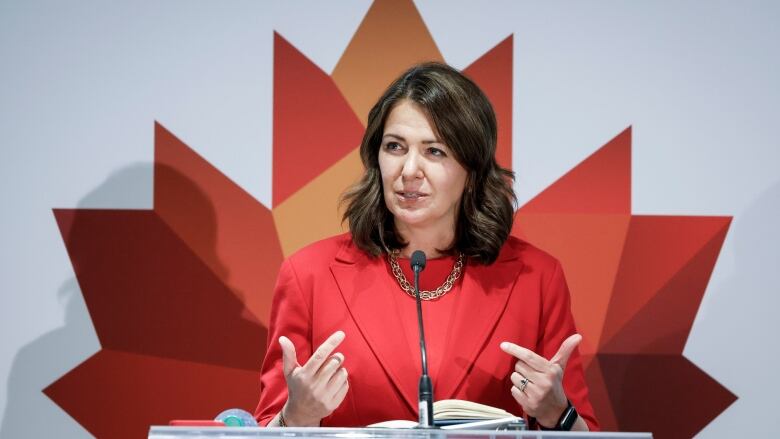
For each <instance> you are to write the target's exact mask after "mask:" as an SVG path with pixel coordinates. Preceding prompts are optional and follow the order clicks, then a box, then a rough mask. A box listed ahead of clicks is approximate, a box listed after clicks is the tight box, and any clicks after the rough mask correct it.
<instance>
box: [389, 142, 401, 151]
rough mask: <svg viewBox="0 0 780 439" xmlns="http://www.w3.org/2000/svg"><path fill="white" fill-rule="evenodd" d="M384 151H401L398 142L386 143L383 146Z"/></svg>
mask: <svg viewBox="0 0 780 439" xmlns="http://www.w3.org/2000/svg"><path fill="white" fill-rule="evenodd" d="M385 149H387V150H388V151H397V150H399V149H401V145H400V144H399V143H398V142H387V143H386V144H385Z"/></svg>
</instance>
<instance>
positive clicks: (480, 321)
mask: <svg viewBox="0 0 780 439" xmlns="http://www.w3.org/2000/svg"><path fill="white" fill-rule="evenodd" d="M506 247H507V246H505V247H504V249H502V252H501V253H500V254H499V258H498V259H497V261H496V262H495V263H494V264H493V265H491V266H485V265H481V264H472V263H470V264H468V265H467V267H466V270H465V271H464V273H463V279H462V282H463V283H462V284H461V291H459V292H458V294H462V297H460V300H459V303H458V305H457V309H456V311H455V316H454V321H453V325H452V327H451V329H450V330H449V334H448V340H447V345H448V347H447V348H446V351H445V353H444V357H443V358H442V363H441V366H440V367H439V378H438V380H437V387H438V388H436V389H434V396H435V397H436V399H437V400H440V399H452V398H453V397H454V396H455V393H456V392H457V390H458V388H459V387H460V385H461V383H462V382H463V380H464V378H465V377H466V375H467V373H468V372H469V371H470V370H471V368H472V367H473V366H474V363H475V362H476V361H477V357H478V356H479V354H480V352H482V351H483V350H484V348H485V343H487V342H488V340H489V338H490V335H491V334H492V332H493V329H494V328H495V326H496V324H497V323H498V321H499V320H500V319H501V315H502V314H503V312H504V310H505V309H506V304H507V302H508V301H509V297H510V295H511V292H512V289H513V287H514V284H515V281H516V279H517V275H518V273H519V272H520V270H521V269H522V267H523V263H522V262H521V261H520V260H519V259H518V258H517V254H516V253H515V252H513V251H509V249H507V248H506ZM495 349H498V346H495Z"/></svg>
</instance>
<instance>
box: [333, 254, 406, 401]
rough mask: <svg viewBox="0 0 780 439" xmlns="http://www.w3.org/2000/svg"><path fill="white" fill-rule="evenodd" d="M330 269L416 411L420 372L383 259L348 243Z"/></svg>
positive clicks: (383, 363) (375, 351)
mask: <svg viewBox="0 0 780 439" xmlns="http://www.w3.org/2000/svg"><path fill="white" fill-rule="evenodd" d="M330 269H331V272H332V273H333V276H334V278H335V279H336V283H337V284H338V288H339V290H340V291H341V295H342V296H343V298H344V303H345V304H346V306H347V309H349V312H350V314H351V316H352V319H353V320H354V321H355V323H356V324H357V326H358V328H359V329H360V332H361V333H362V335H363V338H364V339H365V340H366V342H367V343H368V345H369V347H370V349H371V351H372V352H373V354H374V356H375V357H376V359H377V360H378V361H379V363H380V364H381V366H382V368H383V369H384V371H385V373H386V374H387V376H388V377H390V379H391V381H392V382H393V384H394V385H395V387H396V389H397V390H398V393H399V394H401V395H402V396H403V399H404V401H405V402H406V404H407V405H408V406H409V409H410V410H411V412H412V413H417V380H416V379H415V378H416V377H418V375H419V373H420V371H419V367H416V366H417V365H416V364H413V362H412V361H411V358H413V357H412V355H411V350H410V345H409V343H408V342H407V340H406V337H405V335H404V328H403V326H402V323H401V318H400V315H399V314H398V307H397V304H396V301H395V300H393V297H392V296H391V294H398V291H395V290H392V291H391V290H390V288H391V287H392V284H390V283H389V282H388V281H387V279H388V273H387V268H386V266H385V261H384V259H383V258H382V257H379V258H370V257H368V256H367V255H365V254H364V253H363V252H361V251H359V250H357V249H355V248H354V247H353V245H352V244H351V243H350V244H349V245H347V246H345V247H343V248H342V249H341V250H340V252H339V253H338V254H337V256H336V261H335V262H334V263H332V264H331V267H330Z"/></svg>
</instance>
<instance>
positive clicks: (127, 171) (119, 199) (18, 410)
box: [0, 163, 153, 439]
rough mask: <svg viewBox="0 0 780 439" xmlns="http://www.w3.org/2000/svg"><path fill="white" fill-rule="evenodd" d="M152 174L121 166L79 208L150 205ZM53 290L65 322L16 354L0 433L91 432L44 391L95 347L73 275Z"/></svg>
mask: <svg viewBox="0 0 780 439" xmlns="http://www.w3.org/2000/svg"><path fill="white" fill-rule="evenodd" d="M152 174H153V172H152V164H151V163H139V164H134V165H131V166H128V167H126V168H123V169H121V170H119V171H117V172H115V173H114V174H112V175H111V176H110V177H109V178H107V179H106V181H105V182H103V183H102V184H101V185H100V186H98V187H97V188H96V189H94V190H93V191H92V192H90V193H89V194H87V195H86V196H85V197H84V198H82V199H81V201H80V202H79V207H91V206H110V205H112V204H113V205H116V204H117V203H121V204H125V205H132V206H143V205H144V204H148V200H149V198H150V197H149V193H148V192H149V190H151V186H150V182H151V181H152ZM19 294H22V292H19ZM55 295H56V297H57V299H58V301H59V302H60V303H62V304H63V306H64V308H65V315H64V325H63V326H61V327H59V328H57V329H55V330H53V331H50V332H48V333H46V334H44V335H42V336H40V337H38V338H37V339H35V340H33V341H32V342H30V343H29V344H27V345H25V346H24V347H22V348H21V349H20V350H19V352H18V353H17V354H16V357H15V358H14V361H13V364H12V365H11V371H10V374H9V376H8V387H7V389H8V393H7V395H6V397H7V403H6V408H5V413H4V415H3V418H2V425H0V438H3V439H5V438H8V439H11V438H14V439H16V438H26V437H29V438H32V437H41V438H43V437H58V438H71V437H89V434H88V433H87V432H86V431H85V430H84V429H83V428H82V427H81V426H80V425H79V424H78V423H77V422H75V421H74V420H73V419H72V418H71V417H70V416H68V414H67V413H65V412H64V411H63V410H62V409H61V408H60V407H58V406H57V405H56V404H55V403H54V402H53V401H51V400H50V399H49V398H48V397H47V396H46V395H45V394H44V393H43V389H44V388H45V387H46V386H48V385H49V384H51V383H52V382H53V381H55V380H56V379H58V378H59V377H60V376H61V375H63V374H64V373H66V372H67V371H68V370H70V369H72V368H73V367H75V366H76V365H77V364H78V363H80V362H81V361H83V360H84V359H86V358H88V357H89V356H90V355H91V354H93V353H94V352H95V351H96V349H99V343H98V341H97V339H96V336H95V330H94V327H93V325H92V321H91V319H90V317H89V314H88V312H87V308H86V305H85V303H84V299H83V296H82V294H81V289H80V288H79V285H78V282H77V281H76V278H75V277H71V278H69V279H67V280H65V281H63V283H62V285H61V286H60V288H59V289H58V290H57V292H56V293H55Z"/></svg>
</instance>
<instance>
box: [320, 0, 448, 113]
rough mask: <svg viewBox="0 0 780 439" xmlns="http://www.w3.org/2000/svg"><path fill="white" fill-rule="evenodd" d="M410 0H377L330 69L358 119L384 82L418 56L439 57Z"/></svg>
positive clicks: (425, 27)
mask: <svg viewBox="0 0 780 439" xmlns="http://www.w3.org/2000/svg"><path fill="white" fill-rule="evenodd" d="M443 59H444V58H442V56H441V53H440V52H439V48H438V47H436V43H435V42H434V41H433V38H432V37H431V34H430V32H428V27H427V26H425V23H424V22H423V21H422V17H420V13H419V12H418V11H417V8H416V7H415V6H414V3H413V2H412V1H411V0H377V1H375V2H374V3H373V4H372V5H371V8H369V10H368V12H367V13H366V16H365V17H364V18H363V21H362V22H361V23H360V27H358V30H357V31H356V32H355V35H354V36H353V37H352V40H351V41H350V42H349V45H348V46H347V49H346V50H345V51H344V54H343V55H342V56H341V59H340V60H339V62H338V64H337V65H336V68H335V69H334V70H333V74H332V76H333V80H334V81H335V82H336V84H337V85H338V87H339V89H340V90H341V93H342V94H343V95H344V97H345V98H346V99H347V101H348V102H349V104H350V105H351V106H352V109H353V110H354V111H355V114H356V115H357V117H358V118H359V119H360V121H361V122H362V123H363V125H365V124H366V120H368V112H369V111H370V110H371V106H372V105H374V102H376V100H377V99H379V97H380V96H381V95H382V92H383V91H384V90H385V88H387V85H388V84H390V82H391V81H392V80H393V79H395V78H396V77H397V76H398V75H400V74H401V72H403V71H404V70H406V69H407V68H409V67H410V66H411V65H412V64H416V63H419V62H422V61H443Z"/></svg>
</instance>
